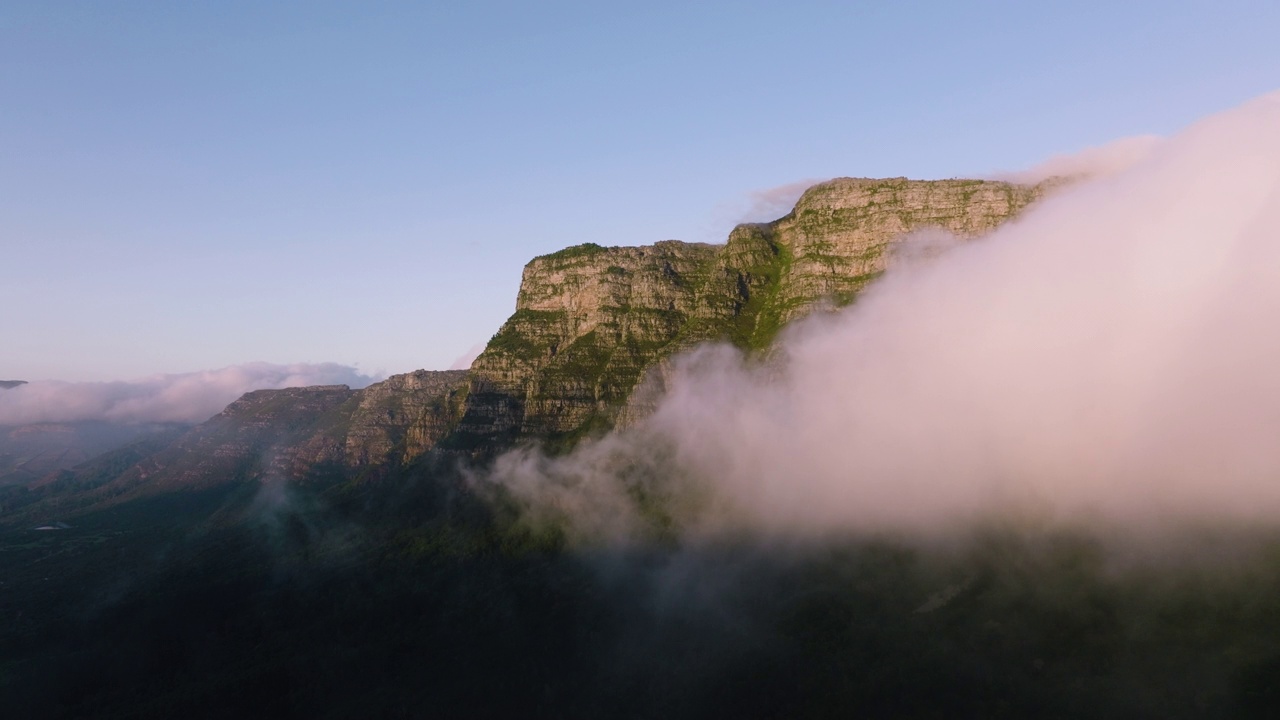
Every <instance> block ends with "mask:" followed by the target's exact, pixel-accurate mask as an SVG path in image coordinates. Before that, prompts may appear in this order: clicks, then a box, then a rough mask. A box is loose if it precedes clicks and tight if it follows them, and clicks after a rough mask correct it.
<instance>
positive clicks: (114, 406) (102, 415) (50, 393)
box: [0, 362, 378, 425]
mask: <svg viewBox="0 0 1280 720" xmlns="http://www.w3.org/2000/svg"><path fill="white" fill-rule="evenodd" d="M376 380H378V378H375V377H371V376H368V375H362V374H361V373H360V372H359V371H358V370H356V368H353V367H349V366H346V365H339V364H336V363H317V364H310V363H296V364H292V365H274V364H271V363H264V362H259V363H247V364H245V365H233V366H231V367H225V368H221V369H219V370H205V371H202V372H192V373H179V374H174V375H153V376H151V377H145V378H139V379H137V380H127V381H120V382H58V381H37V382H31V383H27V384H25V385H20V386H18V387H16V388H12V389H10V390H8V391H6V392H4V393H3V394H0V425H23V424H27V423H36V422H71V421H77V420H107V421H112V422H126V423H137V422H187V423H195V422H202V421H204V420H207V419H208V418H210V417H212V416H213V415H216V414H217V413H218V412H220V411H221V410H222V409H223V408H224V407H226V406H227V405H228V404H230V403H231V402H232V401H233V400H235V399H236V398H238V397H240V396H241V395H243V394H244V393H246V392H249V391H250V390H262V389H268V388H285V387H300V386H305V385H350V386H351V387H353V388H360V387H364V386H366V385H368V384H369V383H372V382H375V381H376Z"/></svg>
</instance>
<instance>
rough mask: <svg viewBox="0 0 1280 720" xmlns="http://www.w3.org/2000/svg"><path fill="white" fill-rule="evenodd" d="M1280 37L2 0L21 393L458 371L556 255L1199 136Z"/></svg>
mask: <svg viewBox="0 0 1280 720" xmlns="http://www.w3.org/2000/svg"><path fill="white" fill-rule="evenodd" d="M1277 31H1280V3H1277V2H1275V1H1274V0H1254V1H1246V0H1238V1H1229V0H1218V1H1217V2H1207V1H1206V2H1189V1H1181V2H1180V1H1177V0H1126V1H1125V2H1115V0H1111V1H1109V2H1094V1H1080V0H1077V1H1076V2H1027V1H1026V0H1020V1H1013V0H1010V1H1008V2H984V1H966V2H950V1H946V2H943V1H936V2H924V1H922V0H920V1H911V0H894V1H893V2H890V1H889V0H876V1H874V2H870V1H868V2H853V1H850V2H829V3H824V2H785V3H784V2H772V3H763V2H732V3H729V2H703V3H684V2H682V3H666V2H654V1H649V2H632V3H615V2H558V1H555V0H551V1H542V2H510V3H500V2H478V1H474V0H473V1H471V2H444V1H437V2H420V3H356V2H349V3H335V2H316V1H310V2H297V3H286V2H273V3H261V2H231V1H230V0H217V1H216V2H213V1H211V2H189V3H188V2H183V3H174V2H154V3H144V2H112V3H103V2H72V1H70V0H68V1H65V2H62V1H60V2H46V1H44V0H40V1H38V2H16V1H15V0H0V348H2V349H0V379H8V378H15V379H27V380H38V379H55V378H56V379H65V380H105V379H123V378H130V377H136V376H140V375H146V374H151V373H159V372H185V371H192V370H199V369H204V368H216V367H222V366H227V365H234V364H239V363H244V362H250V361H268V362H274V363H291V362H325V361H332V362H338V363H344V364H348V365H356V366H358V367H359V368H360V370H361V371H364V372H369V373H378V372H387V373H393V372H405V371H408V370H412V369H415V368H419V367H425V368H443V367H448V366H449V364H450V363H451V362H452V361H453V360H454V359H455V358H457V357H458V356H459V355H461V354H463V353H465V352H466V351H467V350H468V348H470V347H471V346H473V345H475V344H476V343H482V342H484V341H485V340H487V339H488V337H489V336H490V335H491V334H492V333H493V332H494V331H495V330H496V329H497V328H498V326H499V325H500V324H501V322H502V321H503V319H504V318H505V317H506V316H507V315H508V314H509V313H510V312H511V310H512V309H513V307H514V304H515V294H516V290H517V287H518V284H519V278H520V270H521V268H522V267H523V265H524V263H525V262H527V261H528V260H529V259H530V258H531V257H533V256H535V255H539V254H543V253H547V252H551V251H554V250H556V249H558V248H561V247H563V246H566V245H571V244H576V243H582V242H596V243H599V244H603V245H631V244H643V243H650V242H653V241H655V240H662V239H666V238H678V239H684V240H698V241H710V242H720V241H723V239H724V236H725V235H726V234H727V232H728V230H729V229H730V228H731V227H732V225H733V224H734V222H735V221H737V220H740V219H743V217H744V214H745V213H746V212H747V209H748V206H749V205H750V197H751V194H752V193H753V192H758V191H760V190H763V189H767V188H770V187H774V186H778V185H784V184H787V183H793V182H795V181H798V180H802V179H809V178H827V177H834V176H840V175H854V176H901V175H906V176H910V177H918V178H938V177H956V176H966V175H968V176H972V175H981V174H989V173H992V172H995V171H999V170H1010V169H1017V168H1021V167H1025V166H1028V165H1032V164H1034V163H1036V162H1038V161H1040V160H1043V159H1044V158H1046V157H1048V156H1049V155H1052V154H1055V153H1061V152H1071V151H1074V150H1079V149H1081V148H1084V147H1088V146H1091V145H1097V144H1101V143H1104V142H1107V141H1109V140H1112V139H1115V138H1119V137H1123V136H1129V135H1137V134H1147V133H1156V134H1167V133H1170V132H1172V131H1174V130H1176V129H1178V128H1179V127H1182V126H1184V125H1186V124H1187V123H1189V122H1191V121H1193V120H1195V119H1197V118H1199V117H1201V116H1203V115H1206V114H1208V113H1210V112H1214V111H1217V110H1221V109H1225V108H1228V107H1231V106H1233V105H1235V104H1238V103H1240V102H1242V101H1244V100H1246V99H1248V98H1250V97H1253V96H1256V95H1259V94H1261V93H1263V92H1266V91H1268V90H1273V89H1276V88H1277V87H1280V43H1278V42H1276V33H1277ZM752 219H764V218H752Z"/></svg>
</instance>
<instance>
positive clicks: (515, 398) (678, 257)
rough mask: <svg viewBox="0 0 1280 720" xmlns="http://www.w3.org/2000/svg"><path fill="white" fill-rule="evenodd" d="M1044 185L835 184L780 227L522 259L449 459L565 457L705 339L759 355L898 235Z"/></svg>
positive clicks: (969, 222)
mask: <svg viewBox="0 0 1280 720" xmlns="http://www.w3.org/2000/svg"><path fill="white" fill-rule="evenodd" d="M1047 189H1048V186H1047V185H1044V184H1042V185H1037V186H1021V185H1013V184H1010V183H1003V182H988V181H980V180H940V181H913V180H906V179H890V180H866V179H854V178H841V179H837V180H832V181H830V182H826V183H821V184H819V185H816V186H814V187H812V188H810V189H809V190H808V191H806V192H805V194H804V196H803V197H801V199H800V201H799V202H798V203H797V204H796V207H795V209H794V210H793V211H792V212H791V213H789V214H788V215H787V216H785V217H783V218H781V219H779V220H776V221H774V222H771V223H761V224H750V225H740V226H738V227H737V228H735V229H734V231H733V232H732V233H731V234H730V236H729V240H728V242H727V243H726V244H725V245H722V246H717V245H704V244H690V243H682V242H677V241H666V242H660V243H657V244H655V245H652V246H645V247H634V248H603V247H599V246H596V245H579V246H576V247H572V248H568V249H566V250H562V251H560V252H557V253H554V254H551V255H547V256H543V257H540V258H536V259H534V260H533V261H532V262H530V263H529V264H528V265H527V266H526V267H525V270H524V276H523V279H522V282H521V287H520V294H519V297H518V299H517V303H516V311H515V313H514V314H513V315H512V316H511V318H510V319H508V320H507V322H506V323H505V324H504V325H503V326H502V328H501V329H500V330H499V331H498V333H497V334H496V335H494V337H493V339H492V340H491V341H490V342H489V345H488V347H487V348H486V349H485V351H484V353H483V354H481V355H480V357H479V358H477V360H476V362H475V363H474V364H473V365H472V367H471V381H470V392H469V396H468V399H467V403H466V406H465V409H464V414H463V417H462V421H461V423H460V425H459V427H458V430H457V432H456V433H455V434H454V435H453V436H452V437H451V438H450V440H449V443H448V444H450V445H451V446H454V447H457V448H462V449H469V450H472V451H474V452H477V453H480V454H483V453H485V452H487V451H492V450H496V449H499V448H501V447H504V446H506V445H508V444H510V443H511V442H514V441H518V440H521V439H537V440H541V441H544V442H547V443H548V444H549V445H551V446H552V447H553V448H556V447H561V448H563V447H567V446H569V445H571V444H572V443H573V442H574V441H575V440H577V439H578V438H580V437H581V436H583V435H584V434H588V433H591V432H593V431H598V430H603V429H607V428H610V427H613V426H614V425H616V424H618V423H620V422H621V423H626V422H630V421H632V420H633V419H634V418H635V417H636V416H638V414H640V413H641V412H642V410H641V409H638V408H637V404H636V402H634V401H633V391H634V390H635V388H636V386H637V385H638V384H639V383H640V381H641V380H642V379H643V378H644V377H645V375H646V373H648V372H649V371H650V370H651V369H652V368H654V367H655V366H657V365H659V364H660V363H661V362H662V361H663V360H665V359H666V358H668V357H670V356H671V355H672V354H674V353H676V352H678V351H680V350H683V349H686V348H688V347H691V346H692V345H695V344H697V343H699V342H703V341H707V340H723V341H727V342H731V343H734V344H736V345H738V346H739V347H742V348H743V349H746V350H759V349H762V348H765V347H767V346H768V345H769V343H770V342H772V340H773V339H774V337H775V336H776V335H777V332H778V330H779V329H780V328H781V327H782V326H783V325H785V324H787V323H789V322H792V321H794V320H796V319H798V318H800V317H803V316H804V315H806V314H808V313H809V312H812V311H813V309H814V308H815V307H817V306H819V304H821V303H824V302H830V303H832V304H834V305H835V306H840V305H844V304H847V303H849V302H851V301H852V300H853V298H854V297H855V296H856V294H857V293H858V291H859V290H861V289H862V288H863V287H865V286H866V284H867V283H868V282H870V281H872V280H874V279H875V278H876V277H877V276H878V275H879V274H880V273H881V272H883V270H884V268H885V263H886V261H887V256H888V254H887V250H888V249H889V247H890V246H891V245H892V244H893V243H894V242H895V241H896V240H897V239H898V238H901V237H902V236H903V235H904V234H905V233H909V232H912V231H914V230H920V229H924V228H941V229H944V230H946V231H948V232H950V233H953V234H955V235H957V236H959V237H962V238H971V237H976V236H978V235H981V234H983V233H985V232H987V231H990V230H991V229H993V228H995V227H996V226H998V225H999V224H1000V223H1002V222H1004V221H1006V220H1008V219H1010V218H1012V217H1014V216H1016V215H1017V214H1018V213H1019V212H1020V211H1021V210H1022V209H1023V208H1025V207H1026V206H1027V205H1028V204H1030V203H1031V202H1033V201H1034V200H1036V199H1037V198H1039V197H1041V196H1042V195H1043V194H1044V193H1045V192H1046V190H1047Z"/></svg>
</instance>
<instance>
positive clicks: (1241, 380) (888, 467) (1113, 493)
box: [482, 93, 1280, 537]
mask: <svg viewBox="0 0 1280 720" xmlns="http://www.w3.org/2000/svg"><path fill="white" fill-rule="evenodd" d="M1141 145H1142V146H1143V147H1142V151H1141V152H1136V151H1133V147H1134V146H1132V143H1131V144H1130V145H1129V146H1128V150H1126V153H1121V154H1124V155H1126V159H1125V161H1124V162H1113V163H1111V164H1109V165H1107V167H1108V169H1107V170H1106V171H1105V172H1100V173H1096V174H1095V177H1094V178H1093V179H1092V180H1089V181H1087V182H1082V183H1077V184H1074V185H1072V186H1070V187H1067V188H1064V189H1062V190H1060V191H1059V192H1058V193H1057V194H1055V195H1053V196H1052V197H1051V198H1049V199H1047V200H1045V201H1043V202H1042V203H1040V204H1038V205H1037V206H1035V207H1034V208H1033V209H1031V210H1030V211H1029V212H1027V213H1026V214H1024V215H1023V216H1022V217H1021V218H1020V219H1019V220H1017V221H1015V222H1012V223H1009V224H1007V225H1005V226H1003V227H1002V228H1001V229H999V230H998V231H996V232H994V233H992V234H990V235H988V236H986V237H984V238H982V239H979V240H975V241H972V242H966V243H954V244H951V245H950V246H949V247H948V249H946V250H945V251H943V252H941V253H939V252H937V249H938V248H939V247H940V246H942V245H945V243H939V239H938V237H937V234H936V233H925V234H924V235H923V237H921V238H917V239H911V238H908V239H907V240H906V241H905V243H904V245H903V246H902V247H901V248H900V250H899V252H898V253H896V254H895V257H894V262H893V263H892V265H891V269H890V271H889V272H888V273H887V274H886V275H885V277H884V278H883V279H882V280H881V281H879V282H878V283H877V284H876V285H875V286H873V287H872V288H871V289H869V290H868V291H867V292H866V293H865V294H864V295H863V296H861V297H860V298H859V299H858V301H857V302H856V304H855V305H853V306H851V307H849V308H846V309H845V310H843V311H841V312H839V313H835V314H826V315H822V316H819V317H814V318H812V319H811V320H809V321H807V322H804V323H801V324H799V325H796V326H793V327H792V328H791V329H790V331H789V332H788V333H786V335H785V336H784V338H783V339H782V341H781V345H780V348H779V350H778V352H777V354H776V356H775V357H774V358H772V360H770V361H767V362H762V361H760V360H759V359H747V358H744V357H743V355H742V354H741V353H740V352H738V351H737V350H734V349H732V348H727V347H714V346H713V347H705V348H702V349H700V350H698V351H696V352H695V353H693V354H691V355H687V356H685V357H683V358H680V359H678V360H677V361H676V371H675V372H674V373H673V374H672V376H671V377H670V378H668V380H667V387H668V391H667V394H666V395H665V397H664V399H663V400H662V401H661V403H660V404H659V406H658V408H657V410H656V412H655V413H654V415H653V416H652V417H650V418H649V419H648V420H647V421H646V422H644V423H643V424H641V425H640V426H639V427H636V428H634V429H632V430H629V431H627V432H625V433H620V434H615V435H613V436H609V437H606V438H604V439H602V440H599V441H596V442H593V443H590V444H587V445H585V446H582V447H580V448H579V449H578V450H577V451H576V452H574V453H573V454H571V455H568V456H565V457H559V458H551V457H547V456H545V455H543V454H541V453H540V452H538V451H536V450H529V449H523V450H519V451H515V452H513V453H509V454H507V455H505V456H503V457H501V458H499V459H498V461H497V462H496V463H495V465H494V467H493V469H492V470H491V471H490V473H489V474H488V475H487V476H486V477H485V478H483V480H482V482H486V483H489V484H491V485H493V486H495V487H499V488H503V489H505V491H506V494H507V495H509V496H511V497H514V498H516V499H517V500H519V501H521V502H523V503H524V504H525V505H526V506H527V508H528V511H529V514H530V517H532V518H535V519H536V518H540V517H552V518H557V519H567V520H570V521H571V523H570V524H571V526H572V527H573V528H575V531H576V532H578V533H581V534H583V535H591V536H597V535H601V534H604V535H612V536H624V537H625V536H628V535H630V534H633V533H635V532H641V531H642V529H643V528H644V527H652V526H653V524H654V520H655V516H659V517H658V520H659V522H658V524H659V525H662V526H666V527H677V528H682V529H683V530H684V531H685V532H723V531H726V530H735V529H742V530H750V531H756V530H769V531H776V532H781V533H792V534H798V535H805V534H814V533H829V532H834V531H839V532H868V533H908V534H911V535H918V534H921V533H931V532H940V531H945V530H948V529H952V528H964V527H971V526H973V525H974V524H976V523H987V522H992V521H999V522H1005V523H1012V524H1014V525H1019V524H1028V525H1044V524H1050V525H1052V524H1075V523H1089V524H1090V525H1091V526H1092V525H1109V526H1113V527H1119V528H1125V529H1129V530H1134V529H1136V530H1142V529H1144V528H1152V529H1155V528H1167V527H1173V526H1178V527H1185V526H1186V524H1187V523H1192V524H1196V525H1212V526H1222V525H1225V526H1229V527H1241V526H1244V525H1249V524H1251V523H1261V524H1268V523H1272V522H1273V521H1275V520H1278V519H1280V443H1277V438H1280V372H1277V368H1280V329H1277V325H1276V321H1277V318H1280V283H1277V282H1276V277H1277V276H1276V272H1277V270H1276V269H1277V268H1280V93H1272V94H1269V95H1266V96H1264V97H1261V98H1258V99H1256V100H1254V101H1251V102H1249V103H1247V104H1245V105H1243V106H1241V107H1239V108H1236V109H1233V110H1230V111H1228V112H1224V113H1221V114H1218V115H1215V116H1212V117H1210V118H1207V119H1205V120H1203V121H1201V122H1199V123H1197V124H1195V125H1193V126H1191V127H1190V128H1187V129H1186V130H1184V131H1183V132H1181V133H1179V134H1177V135H1176V136H1174V137H1171V138H1169V139H1166V140H1162V141H1160V142H1154V141H1144V142H1143V143H1141ZM1103 154H1105V153H1103ZM1095 159H1096V158H1095ZM1109 162H1110V161H1109ZM1103 164H1104V165H1106V163H1103ZM1076 167H1081V165H1080V164H1077V165H1076ZM917 243H924V244H926V245H927V246H928V247H927V249H928V250H929V251H928V252H912V251H911V249H912V248H913V247H914V246H915V245H916V244H917Z"/></svg>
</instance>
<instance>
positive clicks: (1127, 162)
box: [993, 135, 1162, 185]
mask: <svg viewBox="0 0 1280 720" xmlns="http://www.w3.org/2000/svg"><path fill="white" fill-rule="evenodd" d="M1161 140H1162V139H1161V138H1160V137H1159V136H1156V135H1135V136H1133V137H1127V138H1120V139H1119V140H1113V141H1111V142H1109V143H1107V144H1105V145H1098V146H1095V147H1089V148H1085V149H1083V150H1081V151H1079V152H1076V153H1072V154H1069V155H1054V156H1053V157H1051V158H1049V159H1048V160H1045V161H1044V162H1042V163H1040V164H1039V165H1036V166H1034V167H1032V168H1029V169H1027V170H1020V171H1017V172H1011V173H997V174H996V175H994V176H993V179H995V180H1005V181H1008V182H1015V183H1024V184H1027V185H1032V184H1035V183H1038V182H1041V181H1043V180H1047V179H1049V178H1052V177H1080V176H1083V177H1092V178H1099V177H1106V176H1109V175H1114V174H1116V173H1118V172H1123V171H1124V170H1127V169H1128V168H1130V167H1132V166H1134V165H1136V164H1138V163H1139V162H1141V161H1142V160H1143V159H1144V158H1146V157H1147V156H1148V155H1150V154H1151V153H1152V151H1154V150H1155V149H1156V148H1157V147H1159V145H1160V143H1161Z"/></svg>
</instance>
